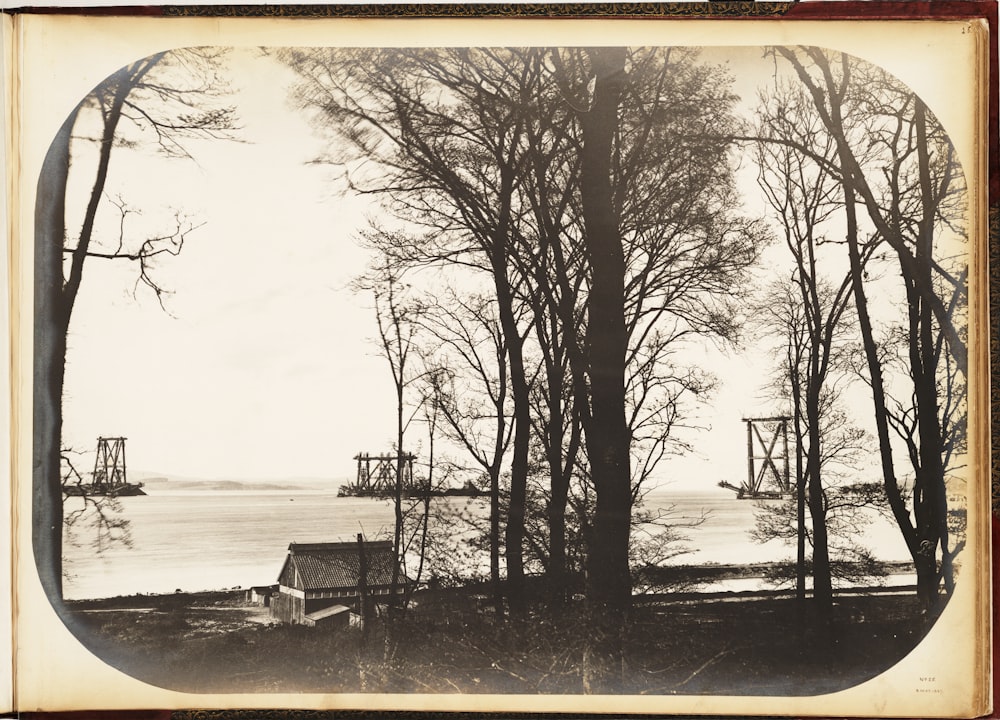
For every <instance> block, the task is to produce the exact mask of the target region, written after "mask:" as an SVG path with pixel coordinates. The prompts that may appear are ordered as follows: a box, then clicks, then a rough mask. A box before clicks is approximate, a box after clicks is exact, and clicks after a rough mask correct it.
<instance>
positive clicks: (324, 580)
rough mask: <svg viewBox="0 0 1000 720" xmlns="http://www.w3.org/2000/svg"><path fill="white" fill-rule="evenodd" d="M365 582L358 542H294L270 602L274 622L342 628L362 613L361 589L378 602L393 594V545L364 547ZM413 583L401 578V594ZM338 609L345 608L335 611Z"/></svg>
mask: <svg viewBox="0 0 1000 720" xmlns="http://www.w3.org/2000/svg"><path fill="white" fill-rule="evenodd" d="M364 566H365V577H364V578H362V577H361V567H362V563H361V555H360V553H359V546H358V543H356V542H344V543H291V544H290V545H289V546H288V555H287V556H286V557H285V562H284V564H283V565H282V566H281V573H280V574H279V575H278V592H277V594H275V595H274V596H273V597H272V598H271V617H272V618H274V619H275V620H278V621H280V622H285V623H292V624H298V625H338V626H339V625H340V624H342V623H346V622H347V619H348V615H349V613H348V612H347V610H348V609H350V610H354V611H355V612H358V611H359V609H360V608H359V603H358V588H359V586H361V585H363V586H364V587H366V588H367V591H368V595H369V596H370V597H372V598H374V599H375V600H376V601H378V599H379V598H380V596H381V598H382V599H383V600H386V601H387V600H388V599H389V595H390V593H391V590H392V569H393V551H392V543H391V542H388V541H384V542H366V543H364ZM408 582H409V580H408V579H407V578H405V577H404V576H403V575H402V574H400V576H399V578H398V579H397V587H396V592H397V594H402V592H403V591H404V589H405V587H406V584H407V583H408ZM337 606H340V607H341V608H342V609H336V608H337Z"/></svg>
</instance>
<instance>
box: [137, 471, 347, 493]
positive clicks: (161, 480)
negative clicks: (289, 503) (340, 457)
mask: <svg viewBox="0 0 1000 720" xmlns="http://www.w3.org/2000/svg"><path fill="white" fill-rule="evenodd" d="M129 480H130V481H132V482H140V483H142V485H143V487H144V488H146V489H148V490H152V491H153V492H155V491H157V490H162V491H171V490H183V491H186V492H190V491H198V490H201V491H212V492H218V491H234V492H240V491H242V492H246V491H254V490H257V491H261V490H266V491H278V492H281V491H292V490H311V491H316V490H329V491H330V492H334V491H336V490H337V488H338V487H339V486H340V484H341V483H342V482H343V480H332V479H329V478H290V479H287V480H286V479H281V480H229V479H223V478H193V477H184V476H180V475H165V474H163V473H155V472H149V471H129Z"/></svg>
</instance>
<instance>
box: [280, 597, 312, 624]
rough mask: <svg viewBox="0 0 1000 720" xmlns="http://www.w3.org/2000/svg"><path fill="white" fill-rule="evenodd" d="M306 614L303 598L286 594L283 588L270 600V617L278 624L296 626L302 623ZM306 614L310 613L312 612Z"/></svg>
mask: <svg viewBox="0 0 1000 720" xmlns="http://www.w3.org/2000/svg"><path fill="white" fill-rule="evenodd" d="M306 612H307V611H306V601H305V598H301V597H297V596H295V595H292V594H290V593H287V592H285V590H284V588H282V589H281V590H280V591H279V592H278V594H277V595H275V596H274V597H273V598H271V617H272V618H274V619H275V620H277V621H278V622H283V623H291V624H294V625H298V624H300V623H301V622H302V618H303V617H305V614H306ZM308 612H312V610H309V611H308Z"/></svg>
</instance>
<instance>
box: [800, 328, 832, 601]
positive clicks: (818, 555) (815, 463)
mask: <svg viewBox="0 0 1000 720" xmlns="http://www.w3.org/2000/svg"><path fill="white" fill-rule="evenodd" d="M810 332H811V334H812V335H813V338H812V340H811V343H812V344H813V347H811V348H810V353H811V354H813V355H815V354H816V353H818V352H819V348H817V347H815V343H816V342H817V339H816V338H815V333H814V332H812V330H810ZM813 363H814V360H813V359H810V364H813ZM810 375H812V377H811V378H810V381H809V382H808V383H807V385H808V387H807V389H806V423H807V429H808V433H809V452H808V453H807V455H806V477H807V478H808V482H809V516H810V518H811V519H812V533H813V536H812V544H813V601H814V602H815V604H816V606H817V610H818V611H819V615H820V617H821V618H828V617H829V614H830V610H831V608H832V606H833V581H832V578H831V577H830V550H829V547H828V541H827V531H826V498H825V496H824V493H823V477H822V467H821V466H822V461H821V456H820V426H819V423H820V407H819V390H820V385H819V378H818V377H817V376H816V374H814V373H812V372H811V373H810Z"/></svg>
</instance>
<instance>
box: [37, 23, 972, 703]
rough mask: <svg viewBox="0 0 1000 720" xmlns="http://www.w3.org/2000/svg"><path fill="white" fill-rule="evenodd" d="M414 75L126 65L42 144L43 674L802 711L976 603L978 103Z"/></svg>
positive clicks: (822, 48) (803, 61)
mask: <svg viewBox="0 0 1000 720" xmlns="http://www.w3.org/2000/svg"><path fill="white" fill-rule="evenodd" d="M939 26H940V27H939V28H938V30H939V32H940V33H941V35H942V37H947V38H949V40H948V42H956V43H960V42H962V39H961V38H960V37H959V36H964V38H965V40H964V42H966V43H967V45H968V46H969V47H972V46H973V45H974V43H973V41H972V39H971V38H970V37H969V35H970V28H971V29H972V30H973V31H975V30H976V28H975V25H974V24H970V23H959V22H956V23H939ZM972 34H974V32H973V33H972ZM341 37H343V34H342V35H341ZM928 37H931V38H933V37H934V35H933V34H930V35H929V36H928ZM956 38H958V39H956ZM410 41H418V43H419V44H407V40H406V39H405V38H404V39H403V41H402V43H392V44H384V45H375V44H365V43H359V42H356V41H351V42H350V45H351V46H346V45H345V44H344V43H343V41H342V40H341V41H337V40H327V41H326V42H325V43H316V42H314V41H310V42H309V43H308V44H285V45H276V44H263V43H262V44H251V43H243V44H230V45H226V44H199V45H177V46H169V47H168V46H163V48H162V49H160V50H159V51H157V52H155V53H153V54H148V55H144V56H137V57H134V58H133V59H132V60H131V61H130V62H128V63H127V64H125V65H122V66H118V65H116V66H114V67H109V68H107V70H106V71H105V72H104V73H103V77H104V79H103V80H101V81H100V82H98V83H97V84H96V85H93V84H91V85H89V86H88V87H92V89H90V90H89V91H87V92H85V94H82V95H80V94H77V95H76V96H75V97H74V98H72V102H71V103H69V104H66V105H65V107H64V109H63V110H62V111H61V116H60V117H61V121H60V122H61V124H60V123H56V126H57V127H58V130H57V131H56V133H55V134H54V136H53V135H52V134H51V133H49V134H48V137H47V140H46V142H47V149H46V150H45V151H44V153H43V154H42V156H41V157H43V160H42V163H41V171H40V173H39V174H38V175H37V177H32V178H28V180H27V181H26V182H27V183H28V184H32V185H33V184H34V183H35V182H36V180H37V193H36V196H35V202H34V206H33V208H32V210H31V212H32V213H33V217H34V234H33V239H29V240H28V242H29V244H30V245H32V248H31V258H32V259H31V263H32V265H31V268H32V269H31V272H33V278H31V279H30V281H29V282H30V283H31V286H30V292H31V293H33V298H34V303H33V312H32V313H31V317H30V320H29V322H31V323H32V324H33V329H32V331H31V332H32V337H33V342H32V343H31V344H32V348H33V350H32V358H31V365H30V368H31V370H30V372H31V373H33V378H34V380H33V389H32V391H31V393H32V394H31V398H32V405H33V407H32V411H31V415H30V416H29V417H30V422H31V423H32V425H31V427H32V428H33V430H32V439H31V452H30V457H31V462H32V469H33V476H32V479H31V480H30V481H25V483H24V485H23V486H22V488H23V489H22V492H24V493H25V494H26V495H30V503H31V509H30V523H31V530H30V532H31V545H32V550H31V552H30V553H29V552H27V551H22V552H21V558H22V559H21V561H20V562H21V566H22V567H23V566H25V565H27V566H28V567H29V568H30V572H31V573H33V574H35V573H37V578H38V583H40V587H41V589H42V591H43V592H44V597H45V598H46V599H47V602H48V603H50V604H51V606H52V608H53V610H54V613H55V614H56V615H57V616H58V617H59V619H60V620H61V622H62V624H64V625H65V628H66V630H67V631H68V633H70V634H71V635H72V636H73V637H74V638H75V640H76V642H78V643H79V644H80V645H81V646H82V647H83V648H86V650H87V651H88V652H89V653H90V654H92V655H93V656H94V657H95V658H96V660H97V661H100V663H103V664H105V665H107V666H109V667H110V668H114V669H115V670H116V671H117V672H119V673H121V674H123V675H125V676H128V677H130V678H134V679H135V680H138V681H141V682H142V683H145V684H147V685H151V686H155V688H160V689H164V690H168V691H176V692H179V693H188V694H194V699H193V700H190V699H189V704H190V702H194V703H197V702H198V700H197V697H199V696H203V695H204V694H220V693H265V694H266V693H289V694H313V693H318V694H322V695H324V696H335V695H341V694H348V695H351V696H352V697H357V696H358V695H371V696H373V697H375V696H385V695H393V696H397V695H415V696H416V695H419V696H423V695H429V696H433V697H437V698H444V697H446V696H449V695H461V696H467V695H489V696H491V697H493V696H501V700H499V701H497V702H496V703H494V705H495V706H496V707H498V708H503V707H505V706H504V704H503V700H502V696H512V697H513V696H533V697H539V696H549V695H552V696H559V697H563V696H584V695H611V696H628V697H652V698H661V697H662V698H666V697H673V696H693V697H695V698H698V697H715V696H737V697H764V698H797V697H802V698H811V697H815V696H822V695H825V694H828V693H837V692H840V691H844V690H848V689H851V688H856V687H857V686H860V685H862V684H863V683H865V682H867V681H870V680H872V679H873V678H877V677H879V676H880V675H882V674H883V673H886V672H887V671H891V670H892V668H894V666H896V665H897V664H898V663H899V662H900V661H901V660H903V659H904V658H906V657H907V656H908V655H910V654H911V652H913V651H914V649H915V648H918V647H919V646H921V644H922V643H923V642H924V640H925V638H927V637H928V636H929V634H931V633H933V631H934V629H935V627H936V625H937V624H938V621H939V619H942V618H944V617H945V616H946V615H947V614H948V611H949V606H950V603H951V601H952V599H953V597H954V596H955V595H956V593H957V592H960V591H961V590H962V588H963V585H964V586H965V590H966V591H967V592H968V593H969V595H968V597H970V598H972V597H974V596H975V597H978V595H977V594H978V593H982V592H987V593H988V588H989V585H988V582H987V583H985V584H984V581H983V579H982V577H983V576H982V572H983V568H984V567H985V565H984V557H985V556H984V555H983V552H984V549H983V547H982V546H981V545H982V543H981V540H980V536H981V533H982V526H983V523H984V522H985V520H983V519H982V508H983V506H984V500H983V498H984V497H985V496H984V494H983V493H988V487H989V485H988V481H987V477H988V473H987V472H986V469H985V468H984V467H983V465H982V457H983V448H982V447H981V446H980V443H981V440H982V430H981V429H977V428H981V427H982V423H983V422H985V419H984V417H983V416H982V415H979V416H977V415H975V414H973V412H972V411H971V410H970V408H972V409H974V410H975V411H976V412H978V413H980V414H981V413H983V408H984V404H983V401H982V396H983V393H984V391H985V390H984V388H985V386H984V385H983V384H982V377H983V373H984V369H983V368H982V366H981V365H982V357H983V355H982V347H983V343H984V339H983V338H984V335H983V332H984V329H982V328H981V327H979V324H980V323H981V322H982V320H981V316H982V312H983V307H982V304H981V302H982V301H981V298H979V299H977V295H976V293H980V294H981V293H982V292H983V290H982V282H983V279H984V277H985V270H984V265H983V264H982V263H983V259H982V256H983V252H984V248H985V238H984V236H983V235H982V222H981V217H980V216H979V215H978V214H979V213H980V212H981V206H980V205H977V203H981V202H982V195H981V193H982V191H981V182H982V180H981V177H982V161H981V160H980V159H978V158H976V157H975V156H970V155H968V154H966V155H964V156H963V155H962V148H963V147H964V148H969V147H975V146H976V145H975V142H974V136H973V140H972V141H970V140H969V128H970V127H972V126H974V125H975V121H976V118H975V117H974V114H975V111H976V106H975V104H974V103H966V104H965V105H961V106H958V107H957V109H956V106H955V105H952V106H949V105H948V104H947V103H944V104H942V103H940V102H938V103H937V104H935V98H940V97H942V94H941V93H938V94H937V95H936V96H932V97H925V96H923V95H922V94H921V92H919V91H918V89H915V88H914V87H911V86H910V85H909V84H908V83H907V82H905V81H904V80H902V79H900V77H898V76H897V75H896V74H895V73H894V72H893V71H892V70H889V69H887V68H886V67H883V66H882V65H880V64H878V63H877V62H873V61H871V60H869V59H866V58H865V57H864V56H863V55H859V54H856V53H854V52H849V51H846V50H842V49H839V47H838V44H837V43H836V42H833V41H831V42H828V43H823V44H821V43H816V42H811V43H805V44H773V43H768V42H761V43H759V44H746V43H745V42H741V43H736V42H730V43H728V44H727V43H716V44H685V43H683V42H675V41H673V40H672V41H670V42H663V43H653V42H649V41H648V40H643V41H642V42H635V43H632V42H622V43H620V44H613V43H596V44H595V43H590V44H587V43H585V42H581V41H575V40H574V38H573V36H572V35H567V36H566V37H565V38H563V37H562V36H559V35H556V36H553V37H552V38H551V41H550V44H545V43H544V42H525V43H524V44H517V43H514V42H511V41H510V40H509V39H505V41H504V42H500V43H495V44H487V43H470V42H469V41H468V40H464V39H463V38H461V37H455V39H454V42H452V43H451V44H445V43H439V44H430V45H428V44H427V42H426V41H424V40H422V39H420V38H417V37H411V38H410ZM968 57H969V58H970V61H972V60H974V59H975V57H976V55H975V53H974V52H973V51H972V50H970V51H969V53H968ZM948 82H949V77H948V73H947V72H944V71H942V72H941V74H940V77H938V78H935V79H933V80H930V81H929V83H930V84H931V85H938V86H942V87H947V83H948ZM967 95H968V96H972V95H973V94H972V93H967ZM956 116H957V117H959V119H960V121H961V122H960V123H959V124H957V125H955V124H952V125H949V124H948V123H949V122H953V120H949V119H948V118H951V119H953V118H955V117H956ZM956 127H957V128H958V130H957V131H958V132H961V133H963V139H962V141H961V142H962V143H963V144H961V145H960V144H959V142H958V141H957V140H956V137H955V136H954V133H955V132H956V129H955V128H956ZM977 273H979V276H978V277H977V275H976V274H977ZM970 288H971V289H970ZM26 372H29V371H26ZM976 438H978V439H976ZM977 533H978V535H977ZM970 602H971V603H972V605H968V604H967V605H965V606H963V607H965V608H969V607H978V606H976V605H975V603H976V602H980V601H979V600H973V601H970ZM987 602H988V599H987ZM963 612H965V611H963ZM965 615H966V616H967V621H968V622H974V621H975V615H974V613H969V612H965ZM984 632H985V633H987V634H986V635H984V636H983V641H984V642H988V630H984ZM975 638H976V635H975V629H974V626H973V630H972V635H971V636H970V637H969V638H968V644H967V645H966V646H964V648H965V649H964V650H961V649H959V650H958V651H956V652H958V656H959V657H960V662H961V663H965V664H969V663H973V662H978V660H977V658H978V657H979V655H980V654H981V653H982V652H983V651H982V650H981V648H979V646H978V645H977V641H976V639H975ZM944 657H946V656H942V662H944ZM977 667H978V666H977ZM924 675H926V677H927V678H929V679H928V680H927V681H926V682H924V684H923V685H921V684H920V680H918V678H917V677H916V676H914V677H913V678H910V679H908V681H907V682H909V685H908V686H907V689H906V691H905V693H906V696H907V698H911V699H912V701H914V702H919V701H922V699H923V698H922V696H921V694H920V693H926V696H927V698H928V700H927V701H928V702H929V703H930V705H928V707H929V708H931V711H932V713H933V709H934V707H936V706H934V705H933V703H934V702H936V701H938V700H939V699H940V698H939V697H938V696H940V695H942V694H944V695H947V694H948V691H949V689H948V687H942V685H941V684H938V683H936V681H935V679H934V678H935V668H926V672H924ZM189 697H190V696H189ZM262 701H263V700H262ZM352 702H353V703H354V704H355V706H364V705H365V701H364V700H361V701H357V700H355V701H352ZM947 702H949V703H950V705H948V707H952V706H956V707H957V706H962V705H963V704H965V705H969V706H972V705H974V703H975V700H974V698H973V697H972V696H969V697H963V698H959V699H956V698H949V699H948V701H947ZM330 703H331V701H326V702H325V703H320V705H325V704H326V705H329V704H330ZM333 704H336V703H333ZM430 704H431V705H432V706H433V705H434V702H433V700H432V701H430ZM331 706H332V705H331ZM647 707H648V706H647ZM692 707H693V706H692ZM795 707H800V706H795ZM813 707H816V709H817V710H818V709H819V706H813ZM833 707H836V706H833ZM800 712H801V711H800Z"/></svg>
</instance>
